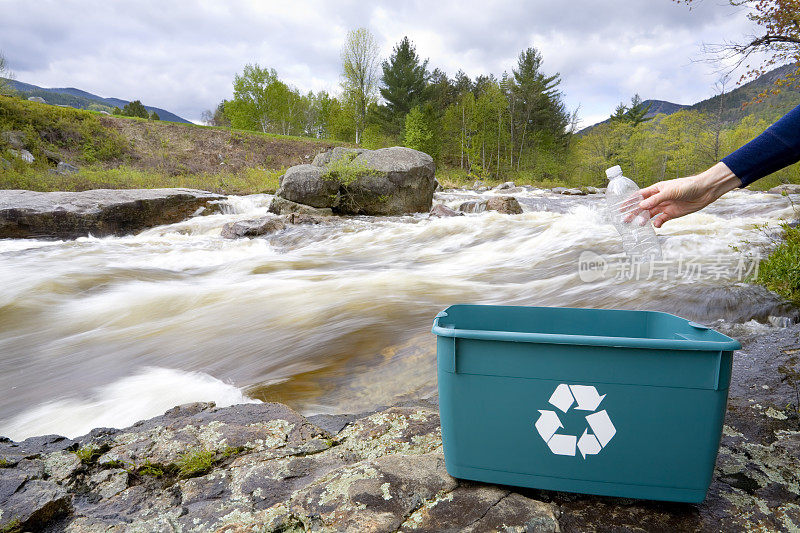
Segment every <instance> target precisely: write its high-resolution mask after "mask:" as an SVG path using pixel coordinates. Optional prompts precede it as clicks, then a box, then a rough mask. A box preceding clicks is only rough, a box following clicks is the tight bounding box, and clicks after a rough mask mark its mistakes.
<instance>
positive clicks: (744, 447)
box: [0, 325, 800, 532]
mask: <svg viewBox="0 0 800 533" xmlns="http://www.w3.org/2000/svg"><path fill="white" fill-rule="evenodd" d="M728 328H729V329H728V330H726V331H725V332H726V333H728V334H730V335H734V336H737V337H738V338H739V339H740V340H741V341H742V343H743V349H742V350H741V351H740V352H737V353H736V355H735V358H734V377H733V384H732V387H731V397H730V400H729V404H728V412H727V416H726V420H725V426H724V428H723V437H722V445H721V448H720V452H719V457H718V459H717V465H716V470H715V475H714V480H713V482H712V485H711V488H710V489H709V492H708V496H707V498H706V500H705V501H704V502H703V503H701V504H699V505H692V504H676V503H666V502H651V501H643V500H633V499H621V498H606V497H596V496H585V495H578V494H566V493H559V492H550V491H540V490H533V489H523V488H515V487H504V486H496V485H491V484H483V483H475V482H468V481H463V480H457V479H454V478H452V477H450V476H449V475H448V474H447V472H446V469H445V465H444V458H443V455H442V443H441V433H440V428H439V416H438V408H437V406H436V404H435V400H434V401H430V400H415V401H410V402H408V403H405V404H402V405H398V406H395V407H390V408H388V409H382V410H379V411H377V412H375V413H371V414H362V415H317V416H312V417H308V418H306V417H303V416H301V415H300V414H298V413H296V412H295V411H293V410H291V409H290V408H288V407H286V406H284V405H281V404H276V403H263V404H247V405H237V406H233V407H228V408H224V409H218V408H216V407H214V405H213V404H203V403H200V404H190V405H185V406H181V407H176V408H174V409H171V410H170V411H168V412H167V413H165V414H164V415H162V416H159V417H156V418H153V419H150V420H147V421H143V422H139V423H137V424H135V425H133V426H132V427H129V428H126V429H123V430H115V429H96V430H94V431H92V432H91V433H89V434H88V435H86V436H84V437H80V438H77V439H74V440H70V439H65V438H63V437H58V436H44V437H35V438H31V439H28V440H26V441H23V442H19V443H15V442H11V441H8V440H7V439H6V440H2V441H0V459H1V460H2V468H0V509H2V514H0V530H3V531H75V532H77V531H80V532H94V531H97V532H99V531H104V532H105V531H112V532H128V531H132V532H134V531H184V532H191V531H230V532H233V531H235V532H255V531H275V532H277V531H359V532H361V531H376V532H379V531H402V532H411V531H417V532H420V531H422V532H438V531H473V532H482V531H537V532H538V531H553V532H555V531H562V532H578V531H631V532H633V531H756V530H757V531H797V528H798V527H800V419H798V414H797V406H796V405H790V404H792V402H795V401H796V396H795V395H796V390H795V389H794V388H793V385H792V384H791V383H790V381H788V380H786V379H782V378H784V376H786V375H787V374H786V370H787V369H791V368H796V370H798V371H800V368H798V367H796V366H795V367H792V365H796V361H797V359H796V356H797V355H798V354H800V326H799V325H793V326H790V327H788V328H783V329H778V328H769V327H768V326H764V328H763V330H758V328H756V329H753V328H746V327H744V326H742V325H734V326H729V327H728ZM793 357H794V358H795V359H794V361H795V362H794V363H792V358H793ZM779 368H783V369H784V370H782V371H779ZM787 405H789V407H787ZM3 528H6V529H3Z"/></svg>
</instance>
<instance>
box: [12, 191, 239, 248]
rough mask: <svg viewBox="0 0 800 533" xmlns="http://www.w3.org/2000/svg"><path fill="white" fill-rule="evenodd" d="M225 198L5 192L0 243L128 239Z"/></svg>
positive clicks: (177, 194)
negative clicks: (88, 236)
mask: <svg viewBox="0 0 800 533" xmlns="http://www.w3.org/2000/svg"><path fill="white" fill-rule="evenodd" d="M224 198H225V197H224V196H220V195H217V194H213V193H210V192H206V191H198V190H195V189H128V190H121V189H120V190H116V189H95V190H91V191H83V192H35V191H23V190H0V238H13V239H26V238H40V239H74V238H77V237H83V236H86V235H90V234H91V235H93V236H95V237H103V236H107V235H126V234H130V233H136V232H139V231H142V230H144V229H147V228H151V227H154V226H160V225H162V224H173V223H175V222H180V221H181V220H184V219H186V218H188V217H190V216H192V215H193V214H195V213H198V212H202V211H204V210H210V209H211V208H213V207H215V206H213V205H212V203H213V202H217V201H219V200H222V199H224Z"/></svg>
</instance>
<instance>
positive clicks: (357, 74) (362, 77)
mask: <svg viewBox="0 0 800 533" xmlns="http://www.w3.org/2000/svg"><path fill="white" fill-rule="evenodd" d="M377 63H378V43H377V41H376V40H375V37H373V35H372V33H370V31H369V30H368V29H366V28H358V29H356V30H351V31H350V32H348V34H347V40H346V42H345V45H344V47H343V48H342V89H343V90H344V98H345V101H346V109H347V110H348V111H349V112H350V113H351V115H352V119H353V125H354V130H355V142H356V144H360V142H361V134H362V132H363V131H364V127H365V126H366V122H367V109H368V108H369V106H370V104H372V103H373V102H375V101H376V100H377V95H376V92H377V86H378V79H377V78H378V76H377Z"/></svg>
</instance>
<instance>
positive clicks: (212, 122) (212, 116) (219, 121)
mask: <svg viewBox="0 0 800 533" xmlns="http://www.w3.org/2000/svg"><path fill="white" fill-rule="evenodd" d="M226 103H227V100H223V101H221V102H220V103H219V104H217V107H216V108H215V109H214V111H211V110H210V109H206V110H205V111H203V113H202V114H201V115H200V119H201V120H202V121H203V122H204V123H205V124H206V125H207V126H225V127H228V126H230V125H231V121H230V119H229V118H228V116H227V115H226V114H225V104H226Z"/></svg>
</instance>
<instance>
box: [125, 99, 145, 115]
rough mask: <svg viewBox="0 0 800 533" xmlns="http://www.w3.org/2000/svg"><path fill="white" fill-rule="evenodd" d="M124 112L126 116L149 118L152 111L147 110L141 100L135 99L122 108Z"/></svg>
mask: <svg viewBox="0 0 800 533" xmlns="http://www.w3.org/2000/svg"><path fill="white" fill-rule="evenodd" d="M122 114H123V115H124V116H126V117H138V118H149V117H150V113H148V112H147V109H145V107H144V105H143V104H142V101H141V100H134V101H133V102H128V103H127V104H125V106H124V107H123V108H122Z"/></svg>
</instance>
